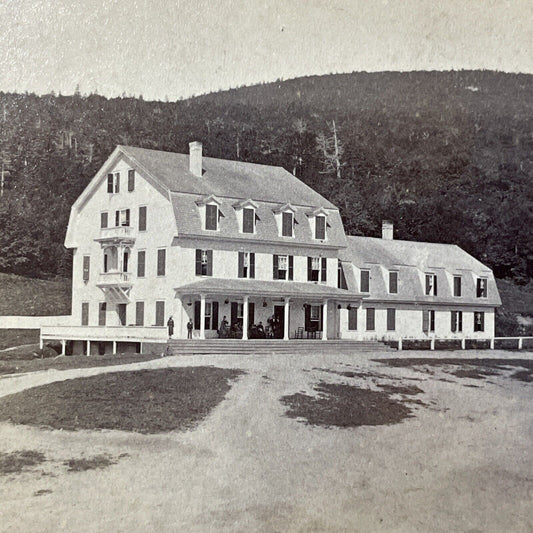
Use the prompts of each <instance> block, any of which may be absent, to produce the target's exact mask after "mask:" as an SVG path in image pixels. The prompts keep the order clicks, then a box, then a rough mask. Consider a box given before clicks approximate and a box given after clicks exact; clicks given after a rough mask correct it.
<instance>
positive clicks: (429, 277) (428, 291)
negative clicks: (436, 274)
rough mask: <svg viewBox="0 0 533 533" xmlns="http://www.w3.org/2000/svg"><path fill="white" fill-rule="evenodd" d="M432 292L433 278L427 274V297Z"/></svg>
mask: <svg viewBox="0 0 533 533" xmlns="http://www.w3.org/2000/svg"><path fill="white" fill-rule="evenodd" d="M430 292H431V276H430V275H429V274H426V296H427V295H429V293H430Z"/></svg>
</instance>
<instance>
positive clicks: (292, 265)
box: [289, 255, 294, 280]
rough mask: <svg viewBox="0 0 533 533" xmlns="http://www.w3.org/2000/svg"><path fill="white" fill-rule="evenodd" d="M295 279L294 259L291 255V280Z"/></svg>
mask: <svg viewBox="0 0 533 533" xmlns="http://www.w3.org/2000/svg"><path fill="white" fill-rule="evenodd" d="M293 277H294V257H293V256H292V255H289V279H290V280H292V279H293Z"/></svg>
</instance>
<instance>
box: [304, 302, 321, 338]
mask: <svg viewBox="0 0 533 533" xmlns="http://www.w3.org/2000/svg"><path fill="white" fill-rule="evenodd" d="M304 326H305V331H313V332H316V331H321V330H322V306H321V305H309V304H305V322H304Z"/></svg>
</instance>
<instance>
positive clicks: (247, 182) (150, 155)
mask: <svg viewBox="0 0 533 533" xmlns="http://www.w3.org/2000/svg"><path fill="white" fill-rule="evenodd" d="M119 149H120V151H122V152H123V153H124V154H126V155H127V156H129V157H130V158H131V159H132V160H133V161H134V162H137V163H138V164H139V165H141V166H142V167H143V168H144V169H146V170H147V171H148V172H149V173H150V174H151V175H152V176H154V177H155V178H157V179H158V180H159V181H161V183H162V184H163V185H164V186H165V187H166V188H167V189H168V190H169V191H171V192H182V193H191V194H196V195H210V194H213V195H215V196H218V197H230V198H240V199H246V198H249V197H250V192H253V199H254V200H255V201H264V202H274V203H283V204H285V203H287V202H289V203H293V204H296V205H305V206H317V205H322V206H324V207H326V208H330V209H334V208H335V206H334V205H333V204H332V203H331V202H329V201H328V200H326V199H325V198H324V197H323V196H321V195H320V194H319V193H317V192H316V191H314V190H313V189H311V187H308V186H307V185H306V184H305V183H303V182H302V181H300V180H299V179H297V178H296V177H294V176H293V175H292V174H291V173H290V172H287V171H286V170H285V169H284V168H282V167H273V166H267V165H257V164H255V163H243V162H240V161H230V160H227V159H215V158H212V157H203V158H202V168H203V175H202V176H201V177H199V176H195V175H194V174H192V173H191V172H190V171H189V156H188V155H187V154H176V153H173V152H163V151H160V150H148V149H146V148H137V147H133V146H119Z"/></svg>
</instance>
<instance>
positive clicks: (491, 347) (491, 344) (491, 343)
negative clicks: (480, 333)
mask: <svg viewBox="0 0 533 533" xmlns="http://www.w3.org/2000/svg"><path fill="white" fill-rule="evenodd" d="M490 349H491V350H494V337H492V339H490Z"/></svg>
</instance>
